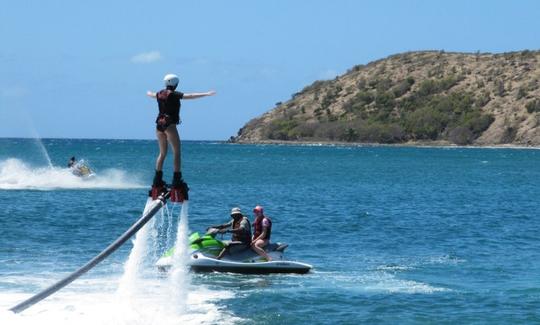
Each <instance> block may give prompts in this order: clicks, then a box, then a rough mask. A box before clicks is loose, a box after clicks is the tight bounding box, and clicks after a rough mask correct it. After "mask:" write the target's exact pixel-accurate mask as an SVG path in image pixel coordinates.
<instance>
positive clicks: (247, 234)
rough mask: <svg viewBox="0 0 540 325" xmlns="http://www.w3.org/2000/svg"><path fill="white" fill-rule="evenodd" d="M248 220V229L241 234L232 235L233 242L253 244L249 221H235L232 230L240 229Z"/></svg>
mask: <svg viewBox="0 0 540 325" xmlns="http://www.w3.org/2000/svg"><path fill="white" fill-rule="evenodd" d="M244 219H246V221H247V223H248V226H247V229H244V231H242V232H241V233H233V234H232V238H231V239H232V240H233V241H241V242H243V243H246V244H251V224H250V223H249V219H248V218H246V217H243V218H242V219H240V220H238V222H237V221H233V225H232V229H238V227H239V226H240V223H241V222H242V221H243V220H244Z"/></svg>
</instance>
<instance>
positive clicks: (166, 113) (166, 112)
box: [156, 89, 180, 124]
mask: <svg viewBox="0 0 540 325" xmlns="http://www.w3.org/2000/svg"><path fill="white" fill-rule="evenodd" d="M175 93H176V94H178V92H175V91H174V90H171V89H162V90H160V91H159V92H158V93H157V94H156V100H157V102H158V107H159V115H158V118H157V119H156V123H157V122H158V121H159V119H160V118H161V119H163V118H164V117H166V118H167V122H168V123H169V124H173V123H174V124H178V123H179V121H180V98H179V97H178V96H174V94H175Z"/></svg>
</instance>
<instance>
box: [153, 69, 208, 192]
mask: <svg viewBox="0 0 540 325" xmlns="http://www.w3.org/2000/svg"><path fill="white" fill-rule="evenodd" d="M163 81H164V83H165V89H162V90H160V91H158V92H157V93H155V92H152V91H148V92H147V93H146V94H147V95H148V96H149V97H152V98H156V99H157V102H158V108H159V114H158V116H157V118H156V137H157V139H158V144H159V155H158V157H157V160H156V173H155V175H154V181H153V183H152V191H151V195H152V198H153V199H156V198H157V197H158V196H159V194H160V193H162V192H163V191H164V190H165V182H164V181H163V162H164V161H165V157H166V156H167V148H168V144H169V142H170V143H171V146H172V150H173V154H174V174H173V180H172V188H171V201H173V202H182V201H183V200H184V199H187V190H188V188H187V184H186V183H185V182H184V180H183V178H182V170H181V158H180V157H181V152H180V150H181V143H180V136H179V135H178V130H177V129H176V125H178V124H180V122H181V120H180V105H181V104H180V100H181V99H195V98H200V97H206V96H212V95H214V94H215V93H216V92H215V91H213V90H212V91H208V92H205V93H189V94H184V93H182V92H180V91H176V87H178V82H179V79H178V76H176V75H174V74H167V75H166V76H165V77H164V78H163Z"/></svg>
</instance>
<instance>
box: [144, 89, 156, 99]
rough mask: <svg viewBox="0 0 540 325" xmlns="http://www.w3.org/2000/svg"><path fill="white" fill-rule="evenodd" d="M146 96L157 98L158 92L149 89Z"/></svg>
mask: <svg viewBox="0 0 540 325" xmlns="http://www.w3.org/2000/svg"><path fill="white" fill-rule="evenodd" d="M146 96H148V97H152V98H156V93H155V92H153V91H150V90H149V91H147V92H146Z"/></svg>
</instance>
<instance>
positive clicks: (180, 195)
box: [171, 172, 189, 203]
mask: <svg viewBox="0 0 540 325" xmlns="http://www.w3.org/2000/svg"><path fill="white" fill-rule="evenodd" d="M188 191H189V188H188V185H187V184H186V182H184V180H183V179H182V173H181V172H175V173H174V175H173V181H172V188H171V202H180V203H181V202H184V200H188V199H189V196H188Z"/></svg>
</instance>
